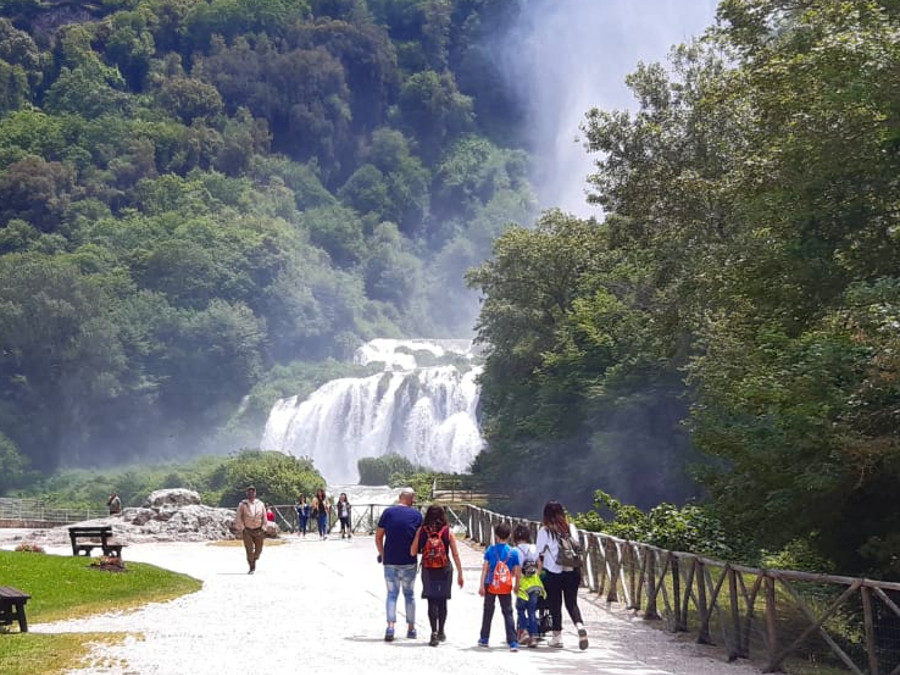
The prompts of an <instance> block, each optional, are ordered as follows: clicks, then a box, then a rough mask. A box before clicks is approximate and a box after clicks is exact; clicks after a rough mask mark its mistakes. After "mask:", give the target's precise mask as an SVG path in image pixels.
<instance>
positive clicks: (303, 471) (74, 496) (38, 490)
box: [23, 450, 325, 511]
mask: <svg viewBox="0 0 900 675" xmlns="http://www.w3.org/2000/svg"><path fill="white" fill-rule="evenodd" d="M248 485H254V486H255V487H256V489H257V494H258V495H259V498H260V499H262V500H263V501H264V502H266V503H273V504H293V503H294V502H295V501H296V499H297V498H298V497H299V496H300V495H301V494H306V495H311V494H313V493H314V492H315V490H316V488H318V487H322V486H324V485H325V479H324V478H322V476H321V475H320V474H319V472H318V471H316V469H315V467H314V466H313V465H312V462H310V461H309V460H307V459H297V458H296V457H291V456H289V455H283V454H281V453H279V452H259V451H257V450H243V451H241V452H239V453H237V454H235V455H232V456H230V457H199V458H197V459H194V460H191V461H190V462H187V463H177V464H161V465H158V466H147V465H141V466H133V467H122V468H118V469H115V470H112V471H108V472H103V473H98V472H97V471H95V470H91V471H88V470H84V469H70V470H65V471H60V472H57V473H55V474H54V475H52V476H49V477H47V478H44V479H42V480H39V481H36V482H34V483H33V484H32V485H30V486H29V488H28V490H26V491H24V492H23V494H24V495H25V496H31V495H34V496H38V497H40V498H41V499H43V500H44V501H45V502H46V503H47V504H48V505H51V506H53V505H57V504H58V505H59V506H63V507H66V508H75V509H77V508H84V509H91V510H94V511H97V510H102V509H103V508H105V505H106V499H107V497H109V494H110V493H111V492H113V491H114V490H115V491H117V492H118V493H119V496H120V497H121V499H122V504H123V505H124V506H140V505H141V504H142V503H143V501H144V499H145V498H146V497H147V495H148V494H150V493H151V492H153V491H154V490H160V489H163V488H187V489H189V490H196V491H197V492H198V493H200V498H201V501H202V502H203V503H204V504H209V505H212V506H224V507H228V508H234V507H235V506H236V505H237V504H238V502H239V501H240V500H241V499H243V498H244V493H245V491H246V488H247V486H248Z"/></svg>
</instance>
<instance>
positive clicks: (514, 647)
mask: <svg viewBox="0 0 900 675" xmlns="http://www.w3.org/2000/svg"><path fill="white" fill-rule="evenodd" d="M509 651H511V652H517V651H519V643H518V642H510V643H509Z"/></svg>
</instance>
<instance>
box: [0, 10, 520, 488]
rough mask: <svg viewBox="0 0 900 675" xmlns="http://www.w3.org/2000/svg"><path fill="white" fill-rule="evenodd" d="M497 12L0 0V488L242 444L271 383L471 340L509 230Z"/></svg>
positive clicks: (513, 167)
mask: <svg viewBox="0 0 900 675" xmlns="http://www.w3.org/2000/svg"><path fill="white" fill-rule="evenodd" d="M516 7H517V5H516V3H515V2H512V1H511V0H404V2H394V1H391V2H385V1H382V0H369V1H364V0H290V1H288V0H185V1H173V0H108V1H105V2H102V3H76V4H74V5H73V4H71V3H69V4H66V3H59V2H55V1H54V0H28V1H26V2H21V1H19V0H2V1H0V326H2V330H0V434H2V435H0V469H2V471H0V475H2V479H0V480H2V484H0V489H7V488H8V487H9V486H10V485H11V484H15V483H16V482H21V477H22V476H23V475H25V474H24V473H23V472H25V471H26V467H25V466H24V461H25V460H26V459H27V460H28V461H29V462H30V466H31V467H32V468H33V469H37V470H41V471H46V470H50V469H53V468H54V467H56V466H59V465H78V464H82V465H86V464H101V463H106V462H109V461H116V462H122V461H129V460H132V459H134V458H145V459H146V458H151V457H154V456H155V457H160V456H167V455H175V454H183V453H185V452H197V451H203V450H205V451H210V450H216V451H220V452H221V451H222V450H226V449H229V448H236V447H239V444H242V443H247V442H248V441H249V440H250V439H248V434H251V433H252V434H258V433H259V430H260V428H261V420H260V415H261V413H260V412H259V407H260V406H261V405H263V403H262V402H264V401H271V396H270V393H271V392H272V391H274V389H276V388H278V386H280V385H276V386H268V385H267V383H269V384H271V383H273V382H284V381H285V379H286V378H287V377H289V376H290V377H293V378H294V380H295V382H294V385H293V386H294V387H296V390H302V389H304V388H307V387H308V384H309V382H311V381H312V380H315V379H316V378H317V377H318V375H317V373H318V372H319V371H318V370H317V367H316V366H313V365H310V364H311V363H313V362H318V361H321V360H324V359H328V358H334V359H344V358H346V357H347V356H349V355H350V354H352V351H353V349H354V348H355V347H356V346H357V345H358V344H359V342H360V340H362V339H368V338H371V337H375V336H401V335H404V334H415V333H418V334H428V335H448V334H451V335H452V334H453V333H455V332H457V331H459V330H461V327H465V329H468V327H469V326H470V325H471V321H472V318H473V317H474V311H475V307H474V303H473V302H472V299H471V298H470V297H469V296H468V295H467V294H466V290H465V288H464V285H463V284H462V282H461V279H462V273H463V271H464V270H465V269H466V268H467V267H468V266H470V265H472V264H474V263H476V262H478V261H479V260H481V259H483V258H484V257H485V256H486V254H487V253H488V252H489V246H490V241H491V239H492V238H493V237H494V236H495V235H496V234H497V233H498V232H500V231H501V230H502V229H503V228H504V227H505V226H506V224H508V223H510V222H519V223H523V222H526V221H527V219H528V218H530V217H531V216H530V213H531V210H532V202H533V200H532V196H531V190H530V187H529V185H528V183H527V179H526V174H527V161H526V157H525V155H524V153H523V152H522V151H520V150H516V149H515V148H513V147H509V146H508V145H507V144H508V143H509V142H515V136H514V134H512V133H511V128H512V125H513V124H514V123H515V118H516V114H515V111H514V110H513V107H512V106H513V104H512V101H511V99H510V97H509V96H508V94H507V93H505V92H506V87H505V85H504V83H503V81H502V79H501V78H500V75H499V73H498V72H497V69H496V67H495V66H494V65H493V64H492V62H491V60H490V57H489V53H488V51H487V50H486V49H485V48H484V46H485V44H486V42H485V41H486V39H487V38H488V36H490V35H492V34H493V32H494V31H495V30H496V29H497V27H498V26H499V25H501V24H502V23H503V22H504V20H506V18H508V16H510V14H511V13H513V12H515V11H516ZM435 308H437V309H439V311H433V310H434V309H435ZM296 362H305V364H306V365H304V363H300V364H299V365H298V364H297V363H296ZM285 369H287V370H285ZM261 386H262V387H263V388H266V387H268V388H267V389H266V391H265V392H263V391H262V390H261V389H260V387H261ZM251 390H253V391H254V393H253V394H252V395H251V400H250V413H249V414H248V413H247V412H246V406H245V408H241V405H240V404H241V400H242V398H243V397H244V396H245V395H246V394H247V392H248V391H251ZM296 390H295V391H290V392H288V393H296ZM250 429H252V432H251V431H250ZM217 432H218V433H217ZM257 440H258V436H257V438H253V439H252V442H254V443H255V442H256V441H257Z"/></svg>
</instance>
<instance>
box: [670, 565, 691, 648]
mask: <svg viewBox="0 0 900 675" xmlns="http://www.w3.org/2000/svg"><path fill="white" fill-rule="evenodd" d="M669 569H670V570H671V571H672V611H673V612H675V626H674V627H673V629H672V632H673V633H678V632H679V631H685V630H687V621H685V620H684V619H683V618H682V616H681V561H680V560H679V559H678V556H675V555H673V556H672V557H671V560H670V562H669Z"/></svg>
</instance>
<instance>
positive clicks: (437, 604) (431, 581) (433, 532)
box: [409, 506, 463, 647]
mask: <svg viewBox="0 0 900 675" xmlns="http://www.w3.org/2000/svg"><path fill="white" fill-rule="evenodd" d="M409 552H410V554H411V555H413V556H415V555H417V554H419V553H421V554H422V597H423V598H425V599H426V600H427V601H428V621H429V623H431V640H430V641H429V642H428V644H429V645H431V646H432V647H437V646H438V643H440V642H443V641H444V640H446V639H447V636H446V635H445V634H444V624H445V623H446V622H447V600H449V599H450V591H451V589H452V587H453V567H451V565H450V555H448V554H452V555H453V564H454V565H455V566H456V573H457V578H456V581H457V583H458V584H459V587H460V588H462V587H463V571H462V563H461V562H460V561H459V549H458V548H457V547H456V537H454V536H453V533H452V532H451V531H450V525H449V523H448V522H447V513H446V512H445V511H444V507H442V506H429V507H428V510H427V511H426V512H425V521H424V522H423V523H422V526H421V527H420V528H419V529H418V530H416V536H415V538H414V539H413V543H412V546H410V548H409Z"/></svg>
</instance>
